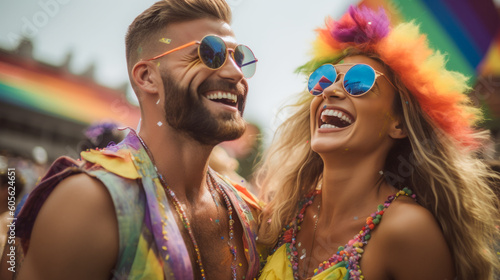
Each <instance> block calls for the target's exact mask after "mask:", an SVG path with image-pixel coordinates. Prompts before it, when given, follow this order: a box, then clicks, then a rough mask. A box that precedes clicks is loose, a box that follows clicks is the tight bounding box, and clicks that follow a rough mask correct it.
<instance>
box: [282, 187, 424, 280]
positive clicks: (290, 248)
mask: <svg viewBox="0 0 500 280" xmlns="http://www.w3.org/2000/svg"><path fill="white" fill-rule="evenodd" d="M319 193H321V191H318V190H315V191H314V192H312V193H310V194H309V195H308V196H306V197H305V198H304V200H302V202H301V204H300V205H299V208H300V211H299V213H298V214H297V217H296V218H295V219H294V220H293V221H292V222H290V223H289V224H288V225H287V226H285V227H284V228H283V233H282V236H281V238H280V242H279V243H278V244H277V246H276V247H275V249H274V251H276V250H277V248H279V247H281V246H282V245H285V246H286V252H287V255H288V258H289V260H290V263H291V265H292V270H293V277H294V279H299V273H298V266H299V261H298V251H297V247H296V246H295V243H296V237H297V233H298V232H299V231H300V229H301V227H300V225H301V224H302V221H303V220H304V213H305V211H306V208H307V207H308V206H309V205H311V204H312V202H313V200H314V197H315V196H316V195H317V194H319ZM401 195H403V196H408V197H411V198H413V199H415V198H416V195H415V194H413V193H412V191H411V190H410V189H409V188H403V189H402V190H400V191H398V192H397V193H396V194H394V195H390V196H389V197H388V198H387V200H386V201H385V202H384V204H380V205H379V206H378V207H377V211H376V212H375V213H373V214H371V215H370V216H369V217H368V218H367V219H366V224H365V225H364V226H363V228H362V229H361V231H360V232H359V233H358V234H357V235H356V236H354V238H353V239H351V240H349V242H348V243H347V244H346V245H345V246H340V247H339V248H338V251H337V252H336V253H335V254H334V255H333V256H332V257H330V258H329V259H328V260H327V261H324V262H322V263H321V264H320V265H319V267H318V268H317V269H315V270H314V275H318V274H319V273H321V272H323V271H324V270H326V269H328V268H330V267H332V266H334V265H337V264H339V263H341V262H344V263H343V264H342V266H344V267H345V268H346V269H347V271H348V273H349V279H352V280H358V279H364V277H363V276H362V273H361V269H360V267H359V260H360V259H361V256H362V254H363V252H364V250H363V246H365V245H366V244H368V240H370V238H371V231H372V230H373V229H374V228H375V227H376V226H377V225H378V224H379V223H380V220H381V219H382V215H384V212H385V210H386V209H387V207H389V205H390V204H391V203H392V202H393V201H394V200H396V198H398V197H399V196H401Z"/></svg>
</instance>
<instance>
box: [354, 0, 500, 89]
mask: <svg viewBox="0 0 500 280" xmlns="http://www.w3.org/2000/svg"><path fill="white" fill-rule="evenodd" d="M360 5H365V6H368V7H371V8H375V9H376V8H378V7H384V8H385V10H386V11H387V12H388V14H389V17H390V19H391V21H392V22H393V24H394V23H397V22H399V21H402V20H404V21H409V20H415V21H416V22H417V23H419V24H420V28H421V31H422V32H423V33H425V34H427V36H428V39H429V41H430V45H431V46H432V48H434V49H437V50H440V51H442V52H445V53H447V54H448V63H447V66H448V68H449V69H450V70H454V71H458V72H461V73H463V74H465V75H467V76H469V77H471V78H472V79H473V80H472V81H471V82H472V84H473V83H474V82H475V81H474V80H475V78H476V76H477V75H479V74H483V72H484V71H485V70H484V69H487V71H497V74H500V66H499V65H500V16H499V13H498V10H497V9H496V7H495V5H494V3H493V1H492V0H458V1H457V0H363V1H361V2H360ZM495 37H496V39H495ZM492 42H495V43H494V44H493V45H492ZM491 49H493V50H492V51H491ZM401 59H404V58H401ZM472 84H471V85H472Z"/></svg>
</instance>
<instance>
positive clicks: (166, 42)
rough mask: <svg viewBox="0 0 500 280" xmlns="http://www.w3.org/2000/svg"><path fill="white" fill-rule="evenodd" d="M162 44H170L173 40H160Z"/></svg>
mask: <svg viewBox="0 0 500 280" xmlns="http://www.w3.org/2000/svg"><path fill="white" fill-rule="evenodd" d="M160 42H162V43H165V44H167V45H168V44H170V42H172V39H169V38H161V39H160Z"/></svg>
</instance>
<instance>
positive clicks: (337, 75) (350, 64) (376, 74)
mask: <svg viewBox="0 0 500 280" xmlns="http://www.w3.org/2000/svg"><path fill="white" fill-rule="evenodd" d="M325 65H332V66H333V69H334V70H335V74H336V77H335V81H333V82H332V85H333V84H335V83H336V81H337V79H338V77H339V75H340V74H339V73H338V71H337V69H336V68H335V67H336V66H351V67H349V69H347V71H345V73H344V74H343V77H342V88H343V89H344V91H345V92H347V94H349V96H353V97H360V96H363V95H365V94H367V93H368V92H369V91H370V90H372V88H373V86H375V83H376V82H377V78H378V77H380V76H382V77H384V78H385V79H386V80H387V81H388V82H389V84H390V85H391V86H392V87H393V88H394V89H395V90H397V87H396V86H395V85H394V84H393V83H392V82H391V81H390V80H389V78H387V76H386V75H384V73H382V72H380V71H377V70H375V69H374V68H373V67H371V66H370V65H368V64H366V63H345V64H331V63H325V64H323V65H321V66H320V67H318V68H316V70H314V71H313V72H312V73H311V74H309V77H308V78H307V83H308V90H309V80H310V79H311V75H312V74H314V73H315V72H316V71H317V70H318V69H319V68H321V67H323V66H325ZM356 65H366V66H368V67H369V68H370V69H372V70H373V72H374V73H375V78H374V79H373V84H372V85H371V87H370V88H369V89H368V90H367V91H365V92H364V93H362V94H358V95H354V94H351V93H349V91H347V89H346V88H345V85H344V78H345V76H346V74H347V72H349V70H351V69H352V68H353V67H354V66H356ZM324 91H325V90H324V89H323V91H322V92H321V93H320V94H318V95H314V94H312V93H311V95H313V96H320V95H322V94H323V92H324ZM310 92H311V90H309V93H310Z"/></svg>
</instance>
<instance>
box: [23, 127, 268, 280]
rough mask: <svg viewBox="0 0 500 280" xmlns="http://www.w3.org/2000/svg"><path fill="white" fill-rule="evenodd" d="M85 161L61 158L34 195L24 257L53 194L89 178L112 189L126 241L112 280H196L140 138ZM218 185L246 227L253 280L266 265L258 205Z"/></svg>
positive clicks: (26, 218) (27, 210) (132, 136)
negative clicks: (67, 182)
mask: <svg viewBox="0 0 500 280" xmlns="http://www.w3.org/2000/svg"><path fill="white" fill-rule="evenodd" d="M82 159H84V160H83V161H75V160H72V159H70V158H67V157H62V158H59V159H58V160H57V161H55V162H54V164H53V165H52V166H51V168H50V170H49V171H48V173H47V175H46V176H45V177H44V178H43V179H42V182H41V183H40V184H39V185H38V186H37V187H36V188H35V189H34V190H33V192H32V193H31V194H30V196H29V198H28V200H27V201H26V203H25V205H24V206H23V208H22V210H21V212H20V214H19V217H18V222H19V226H18V228H17V229H18V230H17V232H16V234H17V236H18V237H20V238H21V244H22V246H23V251H24V252H27V250H28V248H29V239H30V236H31V230H32V228H33V224H34V222H35V219H36V216H37V214H38V212H39V210H40V208H41V207H42V205H43V203H44V202H45V200H46V199H47V198H48V196H49V195H50V193H51V192H52V190H53V189H54V188H55V187H56V186H57V184H58V183H59V182H60V181H61V180H63V179H65V178H67V177H68V176H71V175H73V174H77V173H82V172H84V173H87V174H88V175H90V176H93V177H95V178H97V179H99V180H100V181H101V182H102V183H103V184H104V185H105V186H106V188H107V189H108V191H109V193H110V195H111V198H112V199H113V203H114V206H115V211H116V214H117V219H118V226H119V238H120V240H119V257H118V260H117V263H116V266H115V268H114V270H113V272H112V273H113V278H112V279H183V280H184V279H186V280H188V279H194V275H193V264H191V260H190V258H189V254H188V251H187V248H186V245H185V243H184V241H183V238H182V235H181V232H180V231H179V227H178V225H177V224H176V222H175V218H174V215H175V212H173V210H172V209H171V207H170V204H169V202H168V199H167V196H166V194H165V191H164V188H163V186H162V184H161V183H160V181H159V178H158V175H157V173H156V171H155V168H154V166H153V163H152V162H151V160H150V158H149V156H148V155H147V152H146V151H145V149H144V147H143V146H142V145H141V143H140V141H139V139H138V137H137V135H136V133H135V132H134V131H133V130H131V132H130V133H129V134H128V135H127V137H126V138H125V139H124V140H123V141H122V142H121V143H119V144H118V145H115V146H110V147H107V148H105V149H102V150H90V151H87V152H82ZM217 180H219V181H220V183H221V184H220V185H221V186H222V189H223V190H224V192H225V193H226V195H227V196H228V198H229V200H230V202H231V204H232V205H233V209H234V210H236V211H235V212H236V213H237V216H238V218H239V221H240V222H241V225H242V227H243V232H244V234H243V237H242V238H243V243H244V246H245V255H246V258H247V261H248V272H247V274H246V279H253V278H254V277H255V276H256V275H257V273H258V270H259V265H260V264H259V257H258V254H257V251H256V246H255V236H256V233H255V232H256V230H257V224H256V221H255V220H254V218H253V215H252V213H251V211H250V209H249V207H248V205H247V203H246V202H245V201H244V198H245V199H247V200H248V201H249V202H250V203H252V204H254V202H255V201H252V197H251V196H249V194H248V193H245V192H244V189H243V188H242V187H240V186H237V185H235V186H233V185H231V184H230V183H229V182H228V181H226V180H225V179H224V178H222V177H220V176H219V177H217ZM237 189H240V190H242V191H241V192H240V191H238V190H237ZM254 205H255V204H254Z"/></svg>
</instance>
